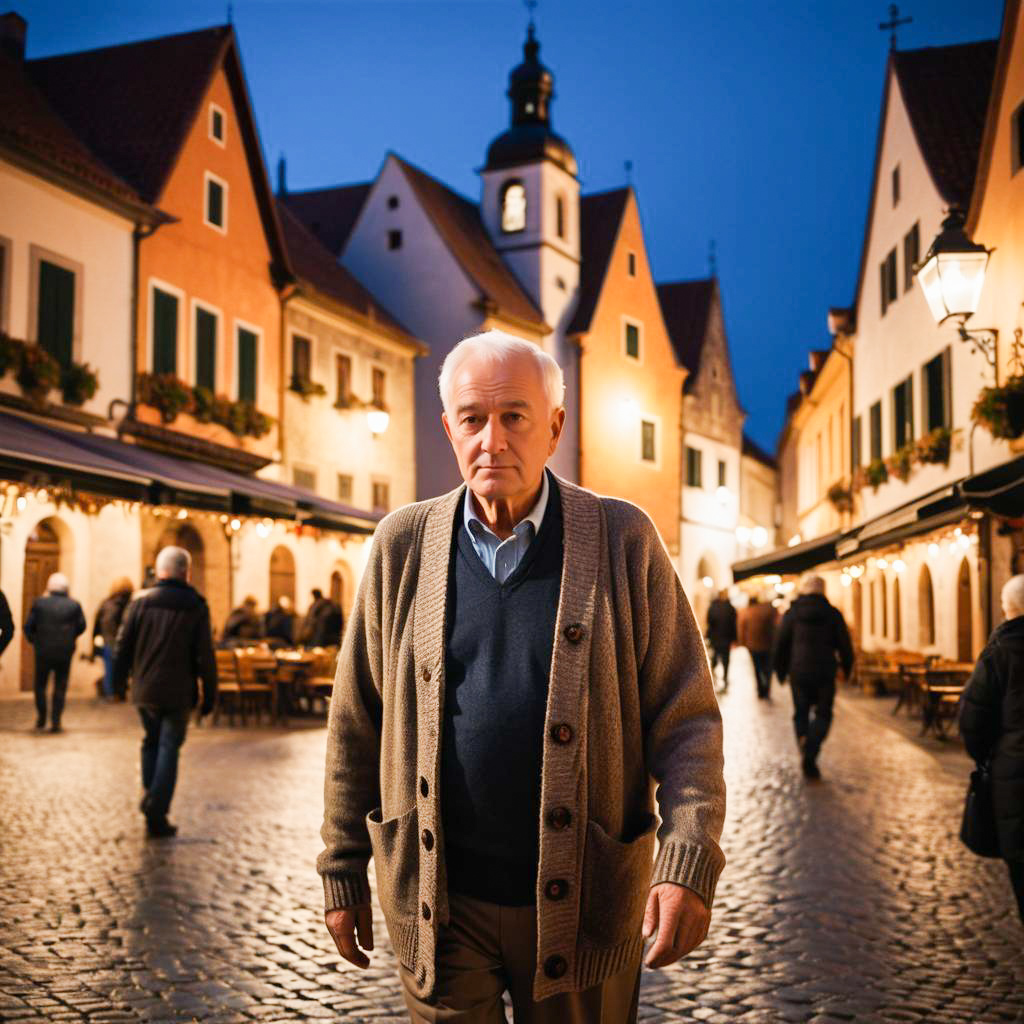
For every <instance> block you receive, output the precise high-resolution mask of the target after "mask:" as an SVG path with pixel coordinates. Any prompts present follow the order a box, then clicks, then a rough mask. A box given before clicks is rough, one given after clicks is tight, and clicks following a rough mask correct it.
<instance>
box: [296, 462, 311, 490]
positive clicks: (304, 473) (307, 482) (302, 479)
mask: <svg viewBox="0 0 1024 1024" xmlns="http://www.w3.org/2000/svg"><path fill="white" fill-rule="evenodd" d="M292 483H293V484H295V486H296V487H303V488H305V489H306V490H307V491H315V490H316V470H313V469H302V468H300V467H299V466H292Z"/></svg>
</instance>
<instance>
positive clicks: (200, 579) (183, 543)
mask: <svg viewBox="0 0 1024 1024" xmlns="http://www.w3.org/2000/svg"><path fill="white" fill-rule="evenodd" d="M166 547H176V548H184V549H185V550H186V551H187V552H188V553H189V554H190V555H191V556H192V586H193V587H195V588H196V590H198V591H199V593H200V594H203V595H205V594H206V545H204V544H203V538H202V537H201V536H200V535H199V531H198V530H197V529H196V528H195V527H194V526H192V525H191V524H190V523H181V524H180V525H178V526H168V527H167V529H166V530H164V532H163V533H162V534H160V542H159V543H158V544H157V546H156V551H154V552H153V558H152V561H151V562H150V564H149V565H148V566H143V571H145V570H147V569H150V568H152V566H153V563H154V562H155V561H156V556H157V555H158V554H159V553H160V552H161V551H162V550H163V549H164V548H166Z"/></svg>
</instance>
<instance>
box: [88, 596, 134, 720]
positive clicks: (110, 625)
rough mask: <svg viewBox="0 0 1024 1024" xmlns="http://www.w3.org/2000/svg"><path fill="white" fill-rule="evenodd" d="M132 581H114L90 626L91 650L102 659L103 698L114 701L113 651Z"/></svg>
mask: <svg viewBox="0 0 1024 1024" xmlns="http://www.w3.org/2000/svg"><path fill="white" fill-rule="evenodd" d="M133 589H134V588H133V587H132V581H131V580H130V579H128V577H127V576H122V577H121V579H119V580H115V581H114V583H113V585H112V586H111V588H110V594H109V595H108V596H107V598H106V600H105V601H104V602H103V603H102V604H101V605H100V606H99V608H98V609H97V611H96V619H95V621H94V622H93V626H92V650H93V656H94V657H95V655H96V652H97V651H99V652H100V656H101V657H102V658H103V696H104V697H105V698H106V699H107V700H113V699H114V696H115V694H114V649H115V647H116V646H117V631H118V630H119V629H120V628H121V619H122V617H123V616H124V610H125V608H127V607H128V602H129V601H130V600H131V597H132V590H133Z"/></svg>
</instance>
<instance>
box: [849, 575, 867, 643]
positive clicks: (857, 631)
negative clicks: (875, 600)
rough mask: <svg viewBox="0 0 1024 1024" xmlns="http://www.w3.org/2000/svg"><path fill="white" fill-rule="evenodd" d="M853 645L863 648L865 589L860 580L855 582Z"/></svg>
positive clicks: (853, 588)
mask: <svg viewBox="0 0 1024 1024" xmlns="http://www.w3.org/2000/svg"><path fill="white" fill-rule="evenodd" d="M851 589H852V590H853V643H854V646H855V647H860V646H862V641H863V634H864V588H863V587H862V586H861V585H860V580H854V581H853V587H852V588H851Z"/></svg>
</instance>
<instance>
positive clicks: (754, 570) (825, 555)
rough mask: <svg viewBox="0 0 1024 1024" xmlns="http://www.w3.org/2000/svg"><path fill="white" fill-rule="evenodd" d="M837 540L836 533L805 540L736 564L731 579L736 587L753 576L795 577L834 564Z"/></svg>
mask: <svg viewBox="0 0 1024 1024" xmlns="http://www.w3.org/2000/svg"><path fill="white" fill-rule="evenodd" d="M840 536H841V534H840V532H839V531H838V530H836V531H835V532H834V533H829V534H826V535H825V536H824V537H815V538H814V539H813V540H805V541H804V542H803V543H802V544H794V545H793V546H792V547H786V548H776V549H775V550H774V551H769V552H767V553H766V554H763V555H758V556H757V557H756V558H748V559H746V560H745V561H743V562H736V563H735V564H734V565H733V567H732V578H733V580H734V581H735V582H737V583H739V582H740V580H747V579H751V578H752V577H754V576H796V575H799V574H800V573H803V572H807V571H808V570H810V569H814V568H817V567H818V566H822V565H827V564H828V563H829V562H834V561H835V560H836V542H837V541H838V540H839V538H840Z"/></svg>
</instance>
